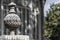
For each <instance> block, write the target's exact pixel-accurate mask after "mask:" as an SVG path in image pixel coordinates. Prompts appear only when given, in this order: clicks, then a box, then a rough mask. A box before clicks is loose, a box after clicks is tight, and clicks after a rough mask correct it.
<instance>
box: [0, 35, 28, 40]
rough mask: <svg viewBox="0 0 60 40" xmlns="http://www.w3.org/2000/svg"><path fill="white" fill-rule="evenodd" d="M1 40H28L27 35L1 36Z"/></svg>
mask: <svg viewBox="0 0 60 40" xmlns="http://www.w3.org/2000/svg"><path fill="white" fill-rule="evenodd" d="M1 40H29V36H28V35H2V36H1Z"/></svg>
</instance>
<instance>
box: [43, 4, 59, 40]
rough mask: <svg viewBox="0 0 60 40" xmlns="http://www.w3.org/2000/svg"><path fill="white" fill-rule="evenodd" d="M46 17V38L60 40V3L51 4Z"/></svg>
mask: <svg viewBox="0 0 60 40" xmlns="http://www.w3.org/2000/svg"><path fill="white" fill-rule="evenodd" d="M50 8H51V9H50V10H49V12H47V17H45V30H44V36H45V38H46V40H60V4H53V5H51V6H50Z"/></svg>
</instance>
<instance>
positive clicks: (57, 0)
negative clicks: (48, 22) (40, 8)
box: [44, 0, 60, 16]
mask: <svg viewBox="0 0 60 40" xmlns="http://www.w3.org/2000/svg"><path fill="white" fill-rule="evenodd" d="M52 3H55V4H56V3H60V0H46V3H45V6H44V16H46V11H48V9H49V8H50V4H52Z"/></svg>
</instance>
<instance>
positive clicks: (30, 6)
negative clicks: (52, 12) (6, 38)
mask: <svg viewBox="0 0 60 40" xmlns="http://www.w3.org/2000/svg"><path fill="white" fill-rule="evenodd" d="M11 2H14V3H15V4H16V6H15V7H16V8H15V11H16V14H17V15H18V16H19V17H20V19H21V22H22V25H21V26H20V27H19V28H18V29H17V30H16V31H15V32H16V33H15V35H29V37H31V40H39V34H41V33H40V32H39V31H41V29H39V28H40V27H39V17H40V14H39V13H40V11H39V5H38V4H39V0H1V4H0V14H1V16H0V19H1V21H0V34H1V35H9V30H8V29H7V28H6V26H5V24H4V17H5V16H6V15H7V14H9V10H10V8H9V7H8V4H9V3H11ZM40 25H41V24H40Z"/></svg>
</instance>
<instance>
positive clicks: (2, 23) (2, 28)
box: [1, 0, 4, 35]
mask: <svg viewBox="0 0 60 40" xmlns="http://www.w3.org/2000/svg"><path fill="white" fill-rule="evenodd" d="M1 30H2V32H1V33H2V35H3V34H4V22H3V0H1Z"/></svg>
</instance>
